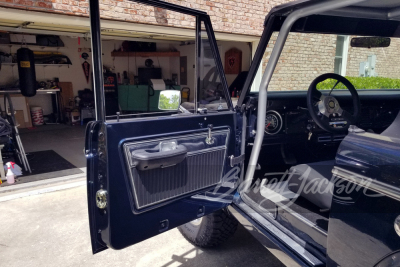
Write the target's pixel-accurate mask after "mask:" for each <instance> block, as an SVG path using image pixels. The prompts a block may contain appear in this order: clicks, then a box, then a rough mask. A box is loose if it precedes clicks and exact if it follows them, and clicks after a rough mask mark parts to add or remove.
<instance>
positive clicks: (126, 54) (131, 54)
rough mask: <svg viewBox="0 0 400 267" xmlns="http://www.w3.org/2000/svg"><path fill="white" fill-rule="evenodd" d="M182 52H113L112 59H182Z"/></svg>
mask: <svg viewBox="0 0 400 267" xmlns="http://www.w3.org/2000/svg"><path fill="white" fill-rule="evenodd" d="M180 55H181V53H180V52H111V56H112V57H180Z"/></svg>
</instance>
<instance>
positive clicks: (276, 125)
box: [265, 110, 282, 135]
mask: <svg viewBox="0 0 400 267" xmlns="http://www.w3.org/2000/svg"><path fill="white" fill-rule="evenodd" d="M281 129H282V117H281V115H280V114H279V113H278V112H276V111H275V110H269V111H267V114H266V116H265V133H266V134H271V135H272V134H277V133H279V131H280V130H281Z"/></svg>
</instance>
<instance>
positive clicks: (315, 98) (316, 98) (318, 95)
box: [313, 88, 324, 101]
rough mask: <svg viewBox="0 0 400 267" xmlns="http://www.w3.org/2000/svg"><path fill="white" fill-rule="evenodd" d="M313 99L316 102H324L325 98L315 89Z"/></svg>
mask: <svg viewBox="0 0 400 267" xmlns="http://www.w3.org/2000/svg"><path fill="white" fill-rule="evenodd" d="M313 98H314V100H317V101H322V100H323V98H324V95H323V94H322V93H321V92H320V91H319V90H317V88H314V90H313Z"/></svg>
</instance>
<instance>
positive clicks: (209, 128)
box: [206, 124, 214, 145]
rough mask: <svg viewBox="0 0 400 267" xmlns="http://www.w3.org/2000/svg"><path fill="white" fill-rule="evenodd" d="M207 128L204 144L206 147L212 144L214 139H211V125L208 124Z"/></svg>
mask: <svg viewBox="0 0 400 267" xmlns="http://www.w3.org/2000/svg"><path fill="white" fill-rule="evenodd" d="M207 128H208V136H207V138H206V144H207V145H212V144H214V138H213V137H212V132H211V131H212V129H213V125H212V124H209V125H208V126H207Z"/></svg>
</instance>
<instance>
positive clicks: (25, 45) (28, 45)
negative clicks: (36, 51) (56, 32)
mask: <svg viewBox="0 0 400 267" xmlns="http://www.w3.org/2000/svg"><path fill="white" fill-rule="evenodd" d="M0 46H9V47H13V46H22V47H38V48H57V49H58V48H65V46H45V45H35V44H22V45H21V44H0Z"/></svg>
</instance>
